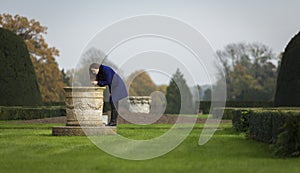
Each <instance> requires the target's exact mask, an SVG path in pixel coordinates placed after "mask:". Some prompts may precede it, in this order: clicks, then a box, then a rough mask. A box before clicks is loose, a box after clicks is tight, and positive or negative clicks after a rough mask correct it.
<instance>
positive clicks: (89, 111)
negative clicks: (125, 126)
mask: <svg viewBox="0 0 300 173" xmlns="http://www.w3.org/2000/svg"><path fill="white" fill-rule="evenodd" d="M104 89H105V88H104V87H66V88H64V90H65V102H66V113H67V123H66V126H60V127H53V128H52V135H53V136H81V135H104V134H115V133H116V127H110V126H109V127H106V126H104V124H103V122H102V108H103V91H104Z"/></svg>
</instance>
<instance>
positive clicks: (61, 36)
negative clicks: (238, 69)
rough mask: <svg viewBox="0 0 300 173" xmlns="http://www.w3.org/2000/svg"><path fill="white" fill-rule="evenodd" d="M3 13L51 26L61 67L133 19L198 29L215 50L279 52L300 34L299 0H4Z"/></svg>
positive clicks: (49, 39) (49, 38)
mask: <svg viewBox="0 0 300 173" xmlns="http://www.w3.org/2000/svg"><path fill="white" fill-rule="evenodd" d="M0 13H9V14H13V15H14V14H20V15H22V16H26V17H28V18H29V19H32V18H33V19H36V20H38V21H40V23H41V24H42V25H44V26H47V27H48V34H47V35H46V41H47V43H49V45H51V46H55V47H56V48H57V49H58V50H59V51H60V57H58V58H57V62H58V64H59V66H60V68H61V69H62V68H64V69H71V68H75V67H76V65H77V62H78V60H79V57H80V55H81V53H82V50H83V49H84V48H85V46H86V45H87V43H88V42H89V40H90V39H91V38H92V37H93V36H94V35H95V34H96V33H97V32H99V31H101V29H103V28H104V27H106V26H109V25H110V24H112V23H114V22H116V21H119V20H121V19H124V18H128V17H131V16H137V15H142V14H157V15H166V16H170V17H174V18H177V19H179V20H181V21H184V22H186V23H188V24H190V25H191V26H193V27H194V28H196V29H197V30H198V31H199V32H201V33H202V35H203V36H204V37H205V38H206V39H207V40H208V42H209V43H210V45H211V47H212V48H213V50H220V49H223V48H224V46H225V45H227V44H229V43H238V42H261V43H263V44H266V45H268V46H270V47H271V48H272V49H273V52H274V53H275V54H279V53H280V52H281V51H283V50H284V48H285V46H286V44H287V43H288V41H289V40H290V39H291V38H292V37H293V36H294V35H295V34H297V33H298V32H299V30H300V23H299V19H298V17H299V16H300V1H299V0H251V1H248V0H247V1H246V0H206V1H204V0H190V1H188V0H181V1H179V0H164V1H160V0H151V1H149V0H147V1H146V0H133V1H129V0H127V1H126V0H107V1H103V0H88V1H83V0H63V1H62V0H26V1H20V0H0Z"/></svg>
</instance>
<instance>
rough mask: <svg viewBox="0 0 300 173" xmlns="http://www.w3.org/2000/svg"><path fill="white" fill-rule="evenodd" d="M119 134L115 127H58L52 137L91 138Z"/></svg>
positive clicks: (53, 130)
mask: <svg viewBox="0 0 300 173" xmlns="http://www.w3.org/2000/svg"><path fill="white" fill-rule="evenodd" d="M116 133H117V128H116V127H115V126H103V127H88V126H85V127H81V126H57V127H52V136H89V135H114V134H116Z"/></svg>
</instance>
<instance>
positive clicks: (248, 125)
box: [231, 108, 300, 157]
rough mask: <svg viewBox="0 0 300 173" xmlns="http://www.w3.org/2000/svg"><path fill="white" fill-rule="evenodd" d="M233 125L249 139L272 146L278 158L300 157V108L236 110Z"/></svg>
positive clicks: (233, 115)
mask: <svg viewBox="0 0 300 173" xmlns="http://www.w3.org/2000/svg"><path fill="white" fill-rule="evenodd" d="M231 112H232V117H233V118H232V124H233V127H234V129H236V130H237V131H238V132H246V133H247V136H248V138H250V139H254V140H257V141H261V142H265V143H268V144H271V148H272V150H273V152H274V154H275V155H276V156H280V157H293V156H300V109H299V108H269V109H258V108H243V109H240V108H236V109H232V110H231Z"/></svg>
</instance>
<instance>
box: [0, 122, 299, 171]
mask: <svg viewBox="0 0 300 173" xmlns="http://www.w3.org/2000/svg"><path fill="white" fill-rule="evenodd" d="M52 126H56V125H53V124H42V125H40V124H35V125H26V124H16V123H11V122H0V139H1V140H0V155H1V157H0V172H3V173H6V172H72V173H73V172H101V173H103V172H109V173H114V172H116V173H122V172H128V173H132V172H138V173H140V172H142V173H147V172H149V173H153V172H156V173H159V172H187V173H191V172H199V173H200V172H220V173H235V172H243V173H244V172H246V173H247V172H249V173H250V172H251V173H254V172H255V173H261V172H266V173H267V172H268V173H269V172H272V173H276V172H288V173H293V172H295V173H296V172H297V173H298V172H299V171H300V158H291V159H278V158H273V157H272V154H271V152H270V151H269V147H268V145H266V144H263V143H259V142H255V141H252V140H246V139H245V138H244V135H239V134H237V133H235V132H233V131H232V130H231V124H222V125H221V129H222V130H218V131H217V132H216V134H215V135H214V136H213V138H212V139H211V140H210V141H209V142H208V143H207V144H206V145H204V146H199V145H198V144H197V143H198V139H199V135H200V132H201V130H202V127H203V125H200V124H197V125H196V127H195V128H194V130H193V131H192V133H191V134H190V135H189V136H188V137H187V139H186V140H185V141H184V142H183V143H182V144H181V145H180V146H178V147H177V148H175V149H174V150H173V151H171V152H169V153H168V154H166V155H164V156H161V157H158V158H154V159H151V160H145V161H131V160H124V159H119V158H115V157H113V156H110V155H108V154H106V153H105V152H103V151H101V150H100V149H98V148H97V147H96V146H95V145H94V144H92V143H91V142H90V141H89V139H88V138H87V137H78V136H77V137H61V136H60V137H57V136H51V127H52ZM168 128H170V125H151V126H136V125H119V126H118V133H119V134H122V135H124V136H127V137H129V138H135V139H148V138H152V137H155V136H157V135H160V134H162V133H164V132H165V131H166V130H168Z"/></svg>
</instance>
